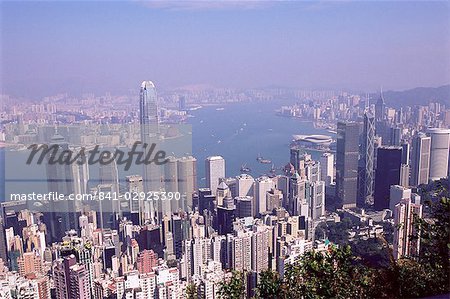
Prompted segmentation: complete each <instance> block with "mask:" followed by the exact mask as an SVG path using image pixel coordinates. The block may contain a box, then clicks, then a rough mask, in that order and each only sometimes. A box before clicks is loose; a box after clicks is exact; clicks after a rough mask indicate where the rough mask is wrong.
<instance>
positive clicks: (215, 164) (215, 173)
mask: <svg viewBox="0 0 450 299" xmlns="http://www.w3.org/2000/svg"><path fill="white" fill-rule="evenodd" d="M205 174H206V187H207V188H209V189H211V192H212V194H213V195H216V192H217V186H219V179H220V178H224V177H225V160H224V158H222V157H221V156H211V157H208V158H206V160H205Z"/></svg>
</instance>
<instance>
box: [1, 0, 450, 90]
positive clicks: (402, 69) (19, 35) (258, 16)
mask: <svg viewBox="0 0 450 299" xmlns="http://www.w3.org/2000/svg"><path fill="white" fill-rule="evenodd" d="M0 5H1V52H2V53H1V83H2V89H3V93H8V94H13V95H20V96H30V97H33V96H35V97H36V98H39V97H41V96H44V95H52V94H55V93H57V92H63V91H68V92H79V93H81V92H95V93H104V92H107V91H111V92H113V93H122V92H127V91H128V90H129V89H133V88H134V89H138V88H139V86H140V82H141V81H143V80H153V81H154V82H155V83H156V84H157V86H159V87H162V88H173V87H179V86H185V85H196V84H208V85H212V86H217V87H238V88H240V87H243V88H251V87H265V86H273V85H276V86H288V87H301V88H336V89H340V88H351V89H365V90H377V89H378V88H379V86H380V85H382V86H383V87H384V89H406V88H411V87H417V86H439V85H443V84H448V83H449V82H450V54H449V53H450V5H449V2H425V1H422V2H257V1H253V2H239V3H236V2H221V3H211V2H179V3H175V2H170V3H168V1H159V2H141V1H129V2H125V1H115V2H105V1H102V2H91V1H87V2H82V1H78V2H67V1H63V2H49V1H47V2H2V3H1V4H0Z"/></svg>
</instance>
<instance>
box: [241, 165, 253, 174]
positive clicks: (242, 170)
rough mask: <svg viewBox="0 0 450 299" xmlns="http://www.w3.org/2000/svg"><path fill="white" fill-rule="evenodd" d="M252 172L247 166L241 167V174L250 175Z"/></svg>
mask: <svg viewBox="0 0 450 299" xmlns="http://www.w3.org/2000/svg"><path fill="white" fill-rule="evenodd" d="M251 171H252V170H251V169H250V167H247V164H243V165H242V166H241V173H249V172H251Z"/></svg>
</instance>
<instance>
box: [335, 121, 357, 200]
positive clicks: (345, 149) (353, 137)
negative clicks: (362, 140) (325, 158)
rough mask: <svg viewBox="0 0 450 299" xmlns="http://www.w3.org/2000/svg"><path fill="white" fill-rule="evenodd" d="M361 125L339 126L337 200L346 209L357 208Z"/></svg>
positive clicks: (340, 123) (341, 124)
mask: <svg viewBox="0 0 450 299" xmlns="http://www.w3.org/2000/svg"><path fill="white" fill-rule="evenodd" d="M358 139H359V124H358V123H344V122H338V124H337V145H336V198H337V200H338V201H339V204H338V205H340V206H342V207H344V208H352V207H356V198H357V187H358V155H359V144H358Z"/></svg>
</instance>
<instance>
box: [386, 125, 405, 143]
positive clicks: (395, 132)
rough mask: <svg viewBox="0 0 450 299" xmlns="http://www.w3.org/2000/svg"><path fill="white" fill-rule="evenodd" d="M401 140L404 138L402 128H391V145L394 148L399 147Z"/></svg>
mask: <svg viewBox="0 0 450 299" xmlns="http://www.w3.org/2000/svg"><path fill="white" fill-rule="evenodd" d="M401 138H402V131H401V130H400V128H397V127H391V128H390V140H389V144H390V145H393V146H399V145H400V140H401Z"/></svg>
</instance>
